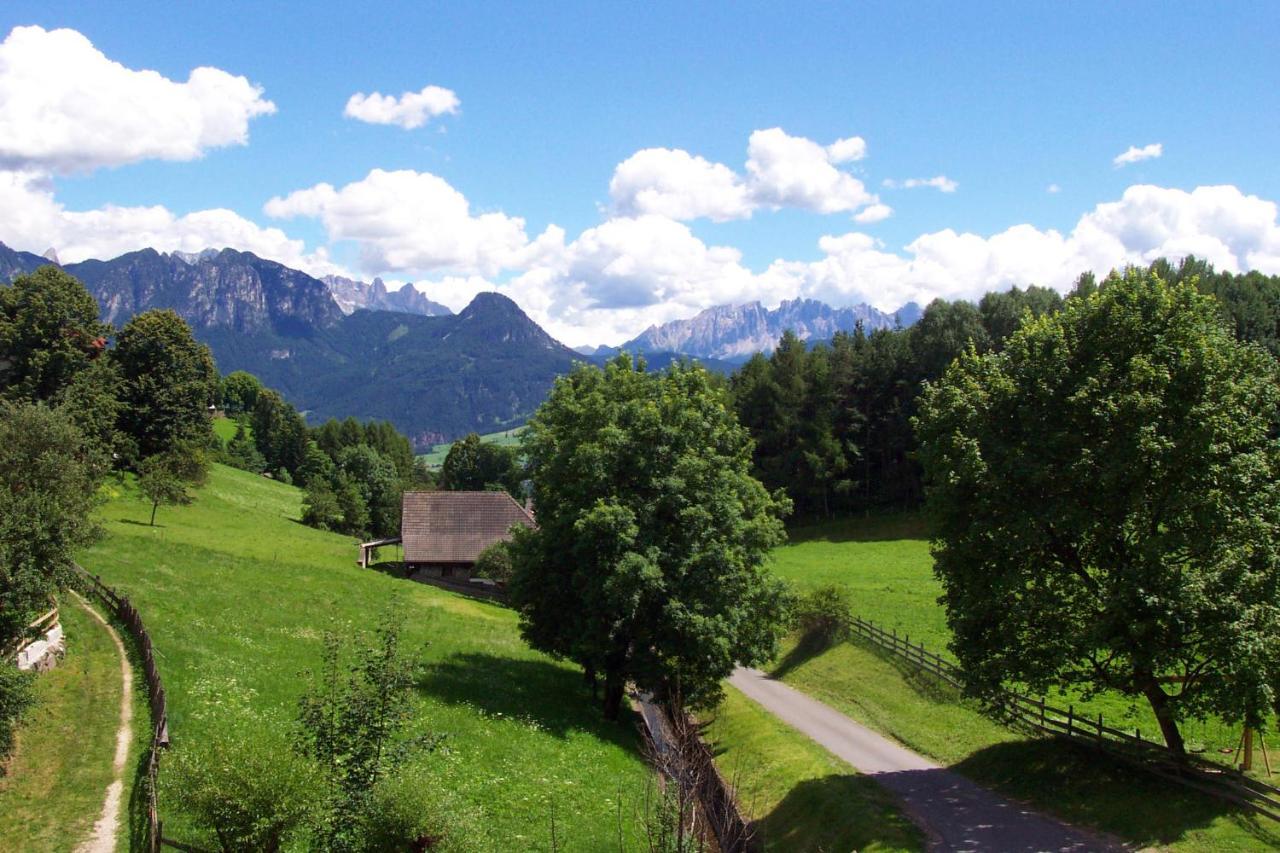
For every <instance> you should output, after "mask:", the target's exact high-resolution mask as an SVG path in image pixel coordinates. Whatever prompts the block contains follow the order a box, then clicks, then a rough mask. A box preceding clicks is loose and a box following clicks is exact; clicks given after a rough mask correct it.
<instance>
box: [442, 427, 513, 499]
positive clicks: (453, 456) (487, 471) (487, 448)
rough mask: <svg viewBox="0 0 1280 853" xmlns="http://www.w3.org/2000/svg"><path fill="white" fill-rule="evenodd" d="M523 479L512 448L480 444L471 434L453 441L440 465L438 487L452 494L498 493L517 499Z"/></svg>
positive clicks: (478, 438)
mask: <svg viewBox="0 0 1280 853" xmlns="http://www.w3.org/2000/svg"><path fill="white" fill-rule="evenodd" d="M523 480H524V472H523V471H522V470H521V468H520V461H519V456H518V454H517V453H516V450H515V448H513V447H504V446H502V445H500V444H492V443H486V442H482V441H481V440H480V436H478V435H476V434H475V433H474V432H472V433H468V434H467V435H466V436H465V437H464V438H462V439H459V440H458V441H455V442H454V443H453V444H452V445H451V446H450V447H449V453H448V454H447V455H446V456H445V458H444V464H443V465H442V466H440V487H441V488H443V489H445V490H447V491H451V492H484V491H499V490H501V491H505V492H507V493H508V494H510V495H512V496H513V497H517V498H519V497H520V494H521V489H520V484H521V482H522V481H523Z"/></svg>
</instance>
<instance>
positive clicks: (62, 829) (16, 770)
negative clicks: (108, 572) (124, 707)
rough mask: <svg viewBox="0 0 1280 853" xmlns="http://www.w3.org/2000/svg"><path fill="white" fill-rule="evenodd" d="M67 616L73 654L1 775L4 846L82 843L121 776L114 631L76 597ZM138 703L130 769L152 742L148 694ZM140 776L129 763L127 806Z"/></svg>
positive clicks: (54, 676)
mask: <svg viewBox="0 0 1280 853" xmlns="http://www.w3.org/2000/svg"><path fill="white" fill-rule="evenodd" d="M99 612H100V613H101V612H103V611H102V610H101V608H99ZM61 618H62V626H63V629H64V631H65V632H66V636H67V654H66V657H65V658H64V659H63V660H62V661H61V662H60V663H59V664H58V666H57V667H56V668H54V669H53V670H51V671H49V672H47V673H44V674H43V675H41V676H40V677H39V680H38V682H37V684H36V696H37V700H38V704H37V705H36V707H35V708H34V709H33V710H32V711H31V713H30V714H29V715H28V717H27V719H26V721H25V722H24V723H23V725H22V727H21V728H20V729H19V733H18V746H17V749H16V750H15V752H14V755H13V757H12V759H11V762H10V765H9V773H8V775H7V776H4V777H0V850H72V849H74V848H75V846H76V845H77V844H79V843H80V842H82V841H84V840H85V839H86V838H87V837H88V836H89V834H90V832H91V830H92V828H93V824H94V822H95V821H96V820H97V818H98V815H99V814H100V813H101V811H102V801H103V797H104V795H105V794H106V789H107V786H108V785H110V784H111V782H112V780H113V778H114V776H113V772H112V761H113V759H114V756H115V746H116V728H117V726H118V725H119V722H120V658H119V653H118V652H117V651H116V647H115V643H113V642H112V641H111V637H110V635H109V634H108V633H107V630H106V629H105V628H103V627H102V625H101V624H100V623H99V622H98V621H97V620H95V619H94V618H93V617H91V616H90V615H89V614H88V613H87V612H85V610H84V609H83V608H82V607H81V606H80V604H79V603H78V602H77V601H76V600H75V598H74V597H73V596H71V595H66V596H64V597H63V599H62V602H61ZM135 675H136V668H135ZM133 703H134V723H135V725H134V730H135V732H137V733H138V736H137V737H135V739H134V743H133V744H132V746H131V747H130V753H129V758H130V763H129V767H130V768H132V767H133V766H134V765H135V764H136V761H137V759H138V757H139V756H140V755H141V754H142V749H143V747H144V746H145V740H146V731H147V723H146V720H147V705H146V698H145V693H144V692H143V691H141V690H138V689H136V688H135V691H134V699H133ZM134 782H135V779H134V775H133V773H132V772H130V771H129V770H128V769H126V773H125V791H124V799H123V802H124V803H126V804H127V803H128V802H129V798H130V796H131V794H132V791H133V788H134ZM120 818H121V836H122V837H127V829H128V827H127V821H128V815H127V814H125V813H124V812H123V809H122V813H121V816H120ZM125 846H126V845H122V847H121V849H124V847H125Z"/></svg>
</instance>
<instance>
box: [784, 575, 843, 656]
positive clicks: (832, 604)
mask: <svg viewBox="0 0 1280 853" xmlns="http://www.w3.org/2000/svg"><path fill="white" fill-rule="evenodd" d="M794 624H795V627H796V630H798V631H799V632H800V633H801V635H802V639H803V640H804V641H805V642H811V643H821V644H822V645H826V646H829V645H833V644H835V643H842V642H844V641H845V640H847V639H849V638H850V637H851V636H853V608H852V606H851V605H850V603H849V593H848V592H847V591H846V590H845V588H844V587H841V586H835V585H828V586H820V587H818V588H817V589H814V590H811V591H810V592H808V593H806V594H805V595H803V596H801V598H800V601H799V602H798V603H797V605H796V610H795V617H794Z"/></svg>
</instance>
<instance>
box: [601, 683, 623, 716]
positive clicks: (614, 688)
mask: <svg viewBox="0 0 1280 853" xmlns="http://www.w3.org/2000/svg"><path fill="white" fill-rule="evenodd" d="M624 687H625V685H624V684H623V681H622V675H621V674H620V673H615V672H606V673H605V677H604V718H605V719H606V720H609V721H610V722H615V721H617V719H618V714H620V713H621V712H622V696H623V693H624Z"/></svg>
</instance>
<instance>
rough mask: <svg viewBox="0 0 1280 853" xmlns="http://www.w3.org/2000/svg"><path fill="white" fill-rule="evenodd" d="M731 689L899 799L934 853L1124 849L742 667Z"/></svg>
mask: <svg viewBox="0 0 1280 853" xmlns="http://www.w3.org/2000/svg"><path fill="white" fill-rule="evenodd" d="M729 683H730V684H732V685H733V686H734V687H736V688H737V689H738V690H741V691H742V692H743V693H744V694H746V695H747V696H748V697H750V698H751V699H752V700H753V701H755V702H757V703H758V704H760V705H761V706H763V707H764V708H765V709H766V710H767V711H769V712H770V713H772V714H773V715H774V716H776V717H777V718H778V719H780V720H782V721H783V722H785V723H787V724H788V725H790V726H791V727H793V728H795V729H797V730H799V731H801V732H803V733H804V734H806V735H808V736H809V737H810V738H812V739H813V740H814V741H815V742H817V743H818V744H820V745H821V746H823V747H824V748H825V749H826V750H827V751H828V752H830V753H831V754H832V755H835V756H836V757H838V758H840V759H842V760H843V761H845V762H847V763H849V764H851V765H852V766H853V767H854V768H856V769H857V770H858V772H860V773H863V774H865V775H867V776H869V777H870V778H872V779H874V780H875V781H876V782H878V783H879V784H880V785H882V786H884V787H885V788H887V789H888V790H890V791H892V792H893V793H894V794H895V795H897V797H898V799H899V800H900V801H901V802H902V804H903V806H904V807H905V809H906V812H907V814H908V815H909V816H910V817H911V819H912V820H913V821H915V823H916V824H917V825H918V826H920V828H921V829H923V830H924V831H925V833H926V834H927V835H928V836H929V849H930V850H933V851H942V850H946V851H974V853H977V852H978V851H982V853H989V851H1001V853H1085V851H1090V853H1092V851H1122V850H1125V849H1126V848H1125V847H1124V846H1122V845H1120V844H1118V843H1117V842H1114V841H1109V840H1107V839H1104V838H1101V837H1099V836H1097V835H1093V834H1090V833H1087V832H1084V831H1082V830H1079V829H1075V828H1073V827H1070V826H1068V825H1066V824H1064V823H1062V822H1061V821H1058V820H1055V819H1053V818H1050V817H1046V816H1045V815H1042V814H1040V813H1039V812H1035V811H1032V810H1031V809H1029V808H1027V807H1026V806H1024V805H1021V804H1020V803H1017V802H1014V801H1012V800H1008V799H1006V798H1004V797H1002V796H1000V795H998V794H994V793H992V792H991V791H988V790H987V789H985V788H983V787H980V786H979V785H976V784H974V783H973V782H971V781H969V780H968V779H966V778H965V777H963V776H961V775H959V774H958V773H953V772H952V771H950V770H947V769H945V768H943V767H940V766H938V765H937V764H934V763H933V762H931V761H929V760H928V759H926V758H923V757H921V756H919V755H917V754H916V753H914V752H912V751H911V750H909V749H905V748H904V747H902V746H899V745H898V744H896V743H894V742H893V741H891V740H889V739H888V738H885V737H884V736H883V735H880V734H877V733H876V732H873V731H872V730H871V729H868V728H867V727H866V726H863V725H861V724H860V723H856V722H854V721H853V720H851V719H849V718H848V717H846V716H845V715H844V714H841V713H840V712H839V711H836V710H835V709H834V708H831V707H830V706H828V705H824V704H823V703H821V702H819V701H817V700H816V699H813V698H812V697H809V696H806V695H805V694H803V693H801V692H800V691H798V690H796V689H794V688H792V687H789V686H787V685H786V684H783V683H782V682H780V681H775V680H774V679H772V678H769V677H768V676H767V675H765V674H764V673H763V672H760V671H759V670H757V669H747V668H745V667H739V668H738V669H737V670H736V671H735V672H734V674H733V676H732V677H731V678H730V679H729Z"/></svg>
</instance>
